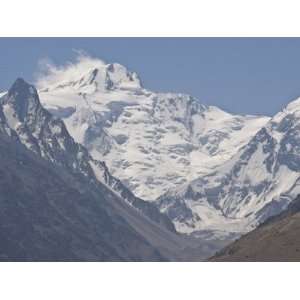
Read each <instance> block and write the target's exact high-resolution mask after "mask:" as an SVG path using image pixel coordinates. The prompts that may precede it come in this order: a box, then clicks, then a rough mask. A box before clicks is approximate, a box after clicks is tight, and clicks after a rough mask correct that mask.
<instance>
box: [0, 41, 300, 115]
mask: <svg viewBox="0 0 300 300" xmlns="http://www.w3.org/2000/svg"><path fill="white" fill-rule="evenodd" d="M74 49H76V50H84V51H85V52H87V53H88V54H90V55H91V56H95V57H98V58H101V59H104V60H105V61H107V62H119V63H121V64H123V65H125V66H127V67H128V68H129V69H130V70H132V71H136V72H137V73H138V74H139V76H140V78H141V79H142V82H143V84H144V86H145V87H146V88H149V89H152V90H156V91H173V92H183V93H188V94H191V95H193V96H195V97H197V98H199V100H200V101H201V102H203V103H206V104H211V105H217V106H219V107H221V108H223V109H225V110H227V111H230V112H235V113H248V114H268V115H272V114H274V113H276V112H277V111H278V110H280V109H281V108H282V107H283V106H284V105H285V104H286V103H288V102H289V101H291V100H293V99H294V98H297V97H298V96H300V38H11V39H7V38H0V90H3V89H7V88H8V87H9V86H10V85H11V84H12V82H13V81H14V80H15V79H16V78H17V77H20V76H21V77H23V78H25V79H26V80H27V81H29V82H33V81H34V74H35V73H36V71H37V68H38V62H39V61H40V60H41V59H44V58H47V59H50V60H52V61H53V62H54V63H55V64H64V63H65V62H66V61H68V60H72V59H74V58H75V56H76V53H75V52H74Z"/></svg>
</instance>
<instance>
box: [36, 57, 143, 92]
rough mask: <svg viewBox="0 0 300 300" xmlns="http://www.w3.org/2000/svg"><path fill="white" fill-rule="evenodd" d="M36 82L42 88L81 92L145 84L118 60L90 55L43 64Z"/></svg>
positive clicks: (127, 87)
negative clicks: (110, 61) (61, 64)
mask: <svg viewBox="0 0 300 300" xmlns="http://www.w3.org/2000/svg"><path fill="white" fill-rule="evenodd" d="M43 67H44V69H45V67H46V71H44V72H43V73H42V74H40V76H39V78H38V80H37V86H38V87H39V89H40V90H57V89H72V90H76V91H78V92H82V93H88V94H91V93H94V92H95V91H99V90H100V91H106V90H114V89H124V90H136V89H140V88H142V84H141V81H140V79H139V77H138V75H137V74H136V73H135V72H131V71H129V70H128V69H127V68H126V67H125V66H123V65H120V64H118V63H110V64H106V63H105V62H104V61H102V60H100V59H97V58H92V57H89V56H87V55H84V56H82V55H81V56H79V57H77V60H76V61H75V62H71V63H68V64H66V65H63V66H55V65H51V64H46V65H43Z"/></svg>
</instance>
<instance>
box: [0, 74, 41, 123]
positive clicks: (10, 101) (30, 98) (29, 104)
mask: <svg viewBox="0 0 300 300" xmlns="http://www.w3.org/2000/svg"><path fill="white" fill-rule="evenodd" d="M3 104H4V105H7V106H9V107H10V110H11V109H12V110H13V111H14V116H15V117H16V118H17V119H18V120H19V121H24V119H25V118H26V116H27V115H28V113H30V112H31V111H33V110H34V111H35V110H36V109H37V108H38V107H40V106H41V104H40V100H39V96H38V94H37V90H36V88H35V87H34V86H33V85H31V84H29V83H27V82H26V81H25V80H24V79H23V78H17V79H16V81H15V82H14V84H13V85H12V86H11V88H10V89H9V91H8V93H7V94H6V95H5V96H4V99H3ZM7 109H8V107H7Z"/></svg>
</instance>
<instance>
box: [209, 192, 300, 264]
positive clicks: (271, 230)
mask: <svg viewBox="0 0 300 300" xmlns="http://www.w3.org/2000/svg"><path fill="white" fill-rule="evenodd" d="M299 203H300V198H299V197H298V198H297V199H296V200H294V201H293V202H292V203H291V204H290V205H289V207H288V208H287V209H286V210H285V211H283V212H282V213H281V214H279V215H277V216H273V217H270V218H269V219H268V220H267V221H266V222H264V223H263V224H262V225H260V226H259V227H257V228H256V229H255V230H253V231H252V232H250V233H248V234H246V235H245V236H243V237H241V238H240V239H238V240H237V241H235V242H234V243H232V244H230V245H229V246H227V247H226V248H224V249H223V250H222V251H219V252H217V254H216V255H215V256H213V257H212V258H211V259H210V260H211V261H275V262H276V261H299V260H300V239H299V233H300V205H299Z"/></svg>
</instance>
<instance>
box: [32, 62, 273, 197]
mask: <svg viewBox="0 0 300 300" xmlns="http://www.w3.org/2000/svg"><path fill="white" fill-rule="evenodd" d="M37 85H38V87H39V91H40V98H41V102H42V104H43V105H44V107H46V108H47V109H48V110H49V111H50V112H51V113H52V114H54V115H56V116H58V117H60V118H62V119H63V120H64V122H65V124H66V126H67V129H68V131H69V132H70V134H71V135H72V136H73V138H74V139H75V140H76V141H77V142H79V143H82V144H83V145H84V146H86V147H87V149H88V150H89V152H90V153H91V154H92V156H93V157H94V158H95V159H100V160H104V161H105V162H106V164H107V166H108V168H109V170H110V172H111V173H112V174H113V175H114V176H116V177H118V178H120V179H121V180H122V182H123V183H125V185H127V186H128V187H129V188H130V189H131V190H132V191H133V192H134V193H135V194H136V195H137V196H139V197H141V198H143V199H146V200H155V199H156V198H157V197H158V196H160V195H162V194H163V193H165V192H166V191H167V190H169V189H173V188H175V187H177V186H180V185H182V184H184V183H187V182H190V181H191V180H193V179H195V178H197V177H199V176H204V175H206V174H208V173H210V172H211V171H212V170H214V169H215V168H217V167H219V166H220V165H222V164H223V163H225V162H226V161H228V160H229V159H230V158H231V157H232V156H233V155H234V154H235V153H236V152H237V151H238V150H239V149H240V148H241V147H243V146H244V145H245V144H247V143H248V141H249V139H250V138H251V137H252V136H254V135H255V133H256V132H257V131H258V130H259V129H260V128H261V127H262V126H263V125H264V124H265V123H266V122H267V121H268V118H267V117H255V116H239V115H232V114H229V113H226V112H224V111H222V110H220V109H219V108H217V107H213V106H205V105H203V104H201V103H200V102H199V101H198V100H197V99H195V98H193V97H191V96H188V95H183V94H172V93H165V94H162V93H155V92H152V91H149V90H146V89H145V88H143V87H142V84H141V81H140V79H139V78H138V76H137V75H136V73H133V72H130V71H128V70H127V69H126V68H125V67H123V66H121V65H119V64H105V63H104V62H103V61H101V60H99V59H94V58H90V57H86V56H85V57H80V58H79V59H78V61H77V62H76V63H73V64H72V63H70V64H68V65H66V66H62V67H54V66H50V67H49V69H48V71H47V72H46V74H43V75H42V76H39V79H38V82H37Z"/></svg>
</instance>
